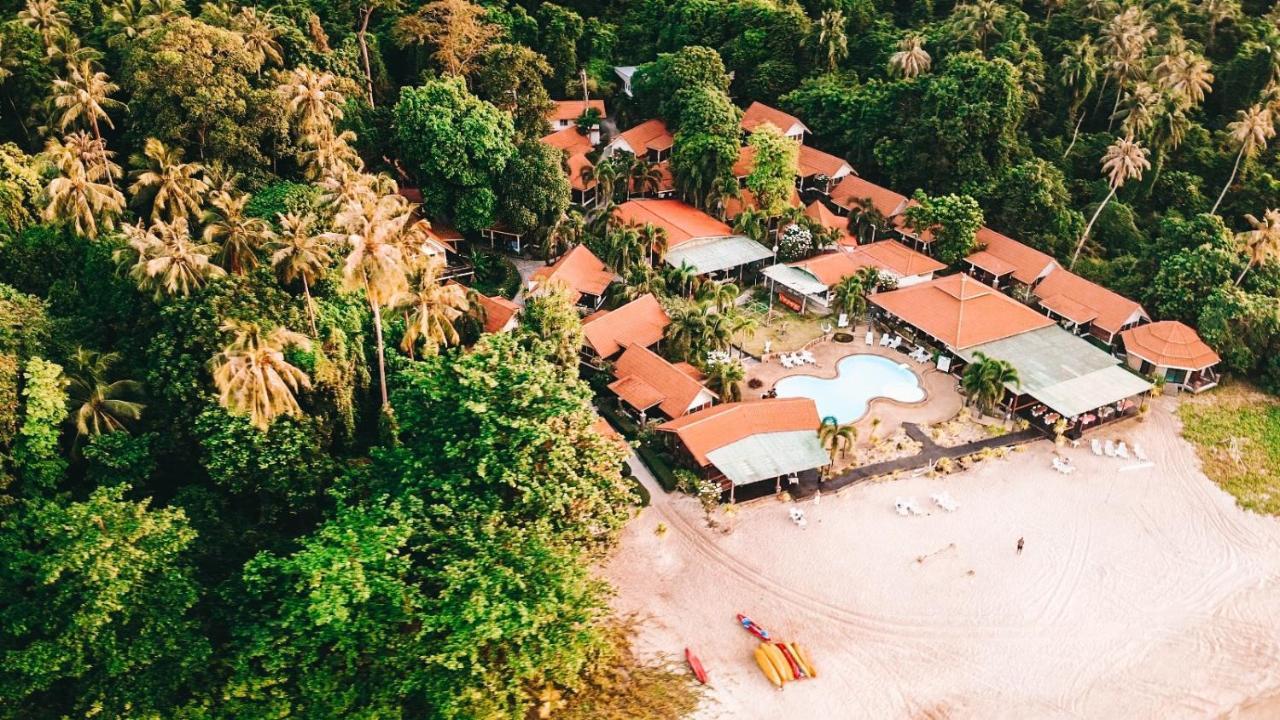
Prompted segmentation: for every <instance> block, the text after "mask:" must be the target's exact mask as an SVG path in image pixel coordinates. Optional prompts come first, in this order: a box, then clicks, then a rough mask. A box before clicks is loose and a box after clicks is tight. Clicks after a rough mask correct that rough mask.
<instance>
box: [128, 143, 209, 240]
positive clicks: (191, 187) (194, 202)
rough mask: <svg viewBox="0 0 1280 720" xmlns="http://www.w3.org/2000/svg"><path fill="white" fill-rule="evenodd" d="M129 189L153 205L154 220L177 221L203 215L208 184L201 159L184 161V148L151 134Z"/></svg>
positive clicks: (136, 162) (135, 160)
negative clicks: (195, 161) (167, 145)
mask: <svg viewBox="0 0 1280 720" xmlns="http://www.w3.org/2000/svg"><path fill="white" fill-rule="evenodd" d="M132 162H133V164H134V166H135V167H137V168H138V169H137V170H135V171H134V172H133V173H132V175H131V177H133V179H134V180H133V184H132V185H130V186H129V192H130V193H132V194H133V198H134V201H135V202H141V203H142V204H143V205H147V204H149V205H150V215H151V219H152V220H161V219H163V220H167V221H174V220H177V219H179V218H183V219H186V218H190V217H199V216H200V207H201V204H202V203H203V202H204V196H205V193H206V192H207V191H208V190H209V186H208V184H207V183H206V182H205V181H204V179H203V178H202V177H201V176H202V175H203V173H204V169H203V168H202V167H201V166H200V164H199V163H188V162H182V149H181V148H169V147H166V146H165V144H164V143H162V142H160V141H159V140H157V139H155V138H147V142H146V144H145V145H144V146H143V150H142V155H141V156H134V157H133V159H132Z"/></svg>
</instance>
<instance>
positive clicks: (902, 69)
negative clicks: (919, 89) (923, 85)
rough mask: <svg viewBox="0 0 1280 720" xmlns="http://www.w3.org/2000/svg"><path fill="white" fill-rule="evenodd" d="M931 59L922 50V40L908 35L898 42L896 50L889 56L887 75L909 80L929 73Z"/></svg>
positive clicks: (925, 51)
mask: <svg viewBox="0 0 1280 720" xmlns="http://www.w3.org/2000/svg"><path fill="white" fill-rule="evenodd" d="M932 65H933V58H931V57H929V52H928V51H927V50H925V49H924V38H922V37H920V36H919V35H908V36H907V37H905V38H903V39H902V40H900V41H899V42H898V49H897V50H896V51H895V52H894V53H893V54H892V55H890V56H889V73H890V74H892V75H895V76H897V77H901V78H905V79H907V80H910V79H912V78H914V77H916V76H918V75H923V74H924V73H927V72H929V68H930V66H932Z"/></svg>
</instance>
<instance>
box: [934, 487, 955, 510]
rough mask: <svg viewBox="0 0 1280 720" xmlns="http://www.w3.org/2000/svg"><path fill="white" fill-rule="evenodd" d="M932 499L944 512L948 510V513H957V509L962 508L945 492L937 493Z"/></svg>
mask: <svg viewBox="0 0 1280 720" xmlns="http://www.w3.org/2000/svg"><path fill="white" fill-rule="evenodd" d="M930 498H931V499H932V500H933V502H934V503H936V504H937V505H938V507H940V508H942V509H943V510H946V511H947V512H955V511H956V508H958V507H960V504H959V503H957V502H956V501H955V499H954V498H952V497H951V495H949V494H948V493H945V492H940V493H937V494H936V495H931V496H930Z"/></svg>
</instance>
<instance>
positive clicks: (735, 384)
mask: <svg viewBox="0 0 1280 720" xmlns="http://www.w3.org/2000/svg"><path fill="white" fill-rule="evenodd" d="M745 377H746V371H745V370H743V368H742V363H740V362H738V361H737V360H724V361H720V362H716V363H713V364H711V365H710V366H708V367H707V387H708V388H710V389H711V391H712V392H714V393H715V394H717V395H719V396H720V401H721V402H738V401H740V400H742V380H743V378H745Z"/></svg>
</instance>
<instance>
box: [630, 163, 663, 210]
mask: <svg viewBox="0 0 1280 720" xmlns="http://www.w3.org/2000/svg"><path fill="white" fill-rule="evenodd" d="M661 185H662V170H660V169H659V168H658V166H657V165H655V164H653V163H649V162H645V160H644V158H641V157H637V158H635V160H633V161H632V163H631V164H630V165H629V166H628V167H627V199H628V200H630V199H631V196H632V195H633V194H634V195H639V196H641V197H644V196H645V195H649V194H655V195H656V194H657V192H658V188H659V187H660V186H661Z"/></svg>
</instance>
